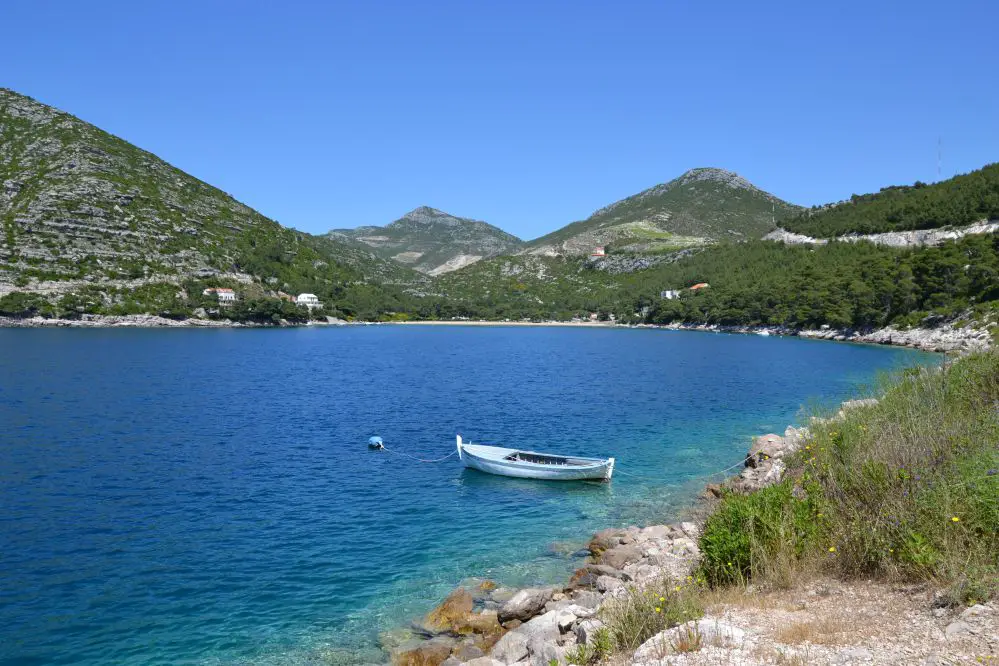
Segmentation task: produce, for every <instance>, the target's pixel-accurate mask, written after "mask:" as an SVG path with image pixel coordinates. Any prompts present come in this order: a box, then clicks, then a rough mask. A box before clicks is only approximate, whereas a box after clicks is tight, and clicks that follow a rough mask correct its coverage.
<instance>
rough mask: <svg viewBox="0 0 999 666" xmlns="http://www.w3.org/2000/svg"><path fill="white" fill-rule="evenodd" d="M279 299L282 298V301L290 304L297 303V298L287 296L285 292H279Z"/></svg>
mask: <svg viewBox="0 0 999 666" xmlns="http://www.w3.org/2000/svg"><path fill="white" fill-rule="evenodd" d="M277 297H278V298H280V299H281V300H282V301H288V302H289V303H294V302H295V297H294V296H292V295H291V294H286V293H284V292H283V291H279V292H278V293H277Z"/></svg>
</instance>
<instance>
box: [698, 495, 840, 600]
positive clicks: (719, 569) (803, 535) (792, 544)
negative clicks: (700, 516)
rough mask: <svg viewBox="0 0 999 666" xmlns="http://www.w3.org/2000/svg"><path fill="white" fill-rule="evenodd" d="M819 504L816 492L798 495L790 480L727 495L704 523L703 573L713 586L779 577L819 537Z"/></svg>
mask: <svg viewBox="0 0 999 666" xmlns="http://www.w3.org/2000/svg"><path fill="white" fill-rule="evenodd" d="M818 506H819V504H818V502H817V500H816V499H815V498H814V496H813V495H811V494H810V495H807V496H806V497H805V498H804V499H797V498H795V497H794V495H793V494H792V484H791V482H790V481H784V482H783V483H780V484H777V485H774V486H770V487H768V488H763V489H762V490H759V491H757V492H754V493H751V494H748V495H738V494H734V493H729V494H727V495H725V496H724V497H723V499H722V502H721V504H720V506H719V507H718V509H717V511H715V513H714V514H712V515H711V517H710V518H708V520H707V522H706V523H705V526H704V534H703V536H702V537H701V554H702V558H701V568H700V573H701V575H702V576H703V577H704V579H705V580H706V581H707V582H708V584H709V585H712V586H714V585H720V584H733V583H741V582H744V581H746V580H748V579H750V578H754V577H759V576H766V577H768V578H769V579H770V580H772V581H776V580H777V578H778V575H779V574H786V572H787V571H788V569H789V567H791V566H792V565H793V561H795V560H797V559H799V558H801V557H802V556H803V555H804V554H805V552H806V550H807V548H808V547H809V546H810V545H811V544H813V543H814V542H815V541H816V538H817V534H818V530H819V517H818V514H820V513H821V511H819V510H818Z"/></svg>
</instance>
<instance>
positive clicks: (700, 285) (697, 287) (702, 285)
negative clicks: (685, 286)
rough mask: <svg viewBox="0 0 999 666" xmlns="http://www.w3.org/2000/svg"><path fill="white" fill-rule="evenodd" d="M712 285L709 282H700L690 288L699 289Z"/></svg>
mask: <svg viewBox="0 0 999 666" xmlns="http://www.w3.org/2000/svg"><path fill="white" fill-rule="evenodd" d="M710 286H711V285H710V284H708V283H707V282H698V283H697V284H695V285H694V286H693V287H691V288H690V290H691V291H697V290H698V289H707V288H708V287H710Z"/></svg>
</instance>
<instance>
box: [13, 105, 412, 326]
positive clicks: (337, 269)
mask: <svg viewBox="0 0 999 666" xmlns="http://www.w3.org/2000/svg"><path fill="white" fill-rule="evenodd" d="M0 184H2V186H0V222H2V227H3V229H2V231H3V233H2V235H0V293H2V292H3V291H5V290H9V289H10V288H12V287H16V288H17V289H19V290H23V291H28V292H31V291H41V292H45V293H46V294H50V295H53V298H54V297H55V295H59V294H67V293H71V292H74V291H76V290H78V289H82V288H88V289H90V290H91V291H93V289H94V288H97V289H98V290H99V291H100V296H99V298H97V297H95V298H97V300H99V301H100V302H101V307H103V308H105V309H112V310H113V309H114V307H115V305H116V304H120V303H126V302H129V301H130V300H134V298H133V296H134V294H133V292H135V290H136V289H137V288H139V287H143V288H144V289H147V290H148V287H149V285H151V284H156V283H165V284H172V285H175V286H182V284H183V283H185V281H191V280H195V281H203V282H205V284H212V285H215V284H225V285H234V286H241V287H245V288H248V287H249V286H251V285H255V288H254V289H252V290H251V291H253V292H254V293H255V294H257V295H258V296H259V297H261V298H266V297H267V296H269V295H270V296H273V295H275V294H276V291H277V290H283V291H286V292H290V293H298V292H301V291H312V292H314V293H317V294H319V295H320V297H321V298H323V299H325V300H326V301H327V302H330V303H331V304H332V303H342V304H347V303H349V302H351V301H356V300H358V299H357V298H355V297H354V296H353V295H351V294H352V293H353V292H358V291H363V292H370V291H372V290H374V291H375V292H378V293H379V294H380V295H379V298H380V299H381V300H384V301H385V302H386V303H390V302H393V303H394V302H398V301H399V299H400V298H402V292H403V290H405V289H414V288H415V289H419V288H422V286H423V285H424V284H425V283H426V278H424V277H423V276H421V275H419V274H418V273H415V272H414V271H411V270H408V269H406V268H404V267H402V266H400V265H398V264H397V263H395V262H391V261H388V260H385V259H382V258H379V257H377V256H375V255H374V254H373V253H371V252H368V251H365V250H362V249H360V248H358V247H356V246H352V245H349V244H346V243H342V242H338V241H336V240H335V239H329V238H317V237H314V236H310V235H308V234H304V233H301V232H298V231H295V230H293V229H288V228H285V227H282V226H281V225H279V224H278V223H277V222H275V221H273V220H270V219H268V218H266V217H264V216H263V215H261V214H259V213H257V212H256V211H254V210H253V209H251V208H249V207H248V206H245V205H244V204H242V203H240V202H238V201H236V200H235V199H233V198H232V197H231V196H229V195H228V194H226V193H225V192H222V191H221V190H218V189H216V188H214V187H212V186H210V185H208V184H206V183H204V182H202V181H200V180H198V179H197V178H194V177H192V176H190V175H188V174H186V173H184V172H183V171H181V170H179V169H177V168H175V167H173V166H171V165H169V164H167V163H166V162H164V161H163V160H161V159H159V158H157V157H156V156H155V155H152V154H150V153H148V152H146V151H143V150H141V149H139V148H137V147H135V146H133V145H132V144H130V143H128V142H126V141H123V140H121V139H119V138H117V137H115V136H112V135H110V134H108V133H107V132H104V131H102V130H100V129H98V128H96V127H94V126H93V125H90V124H88V123H86V122H83V121H81V120H80V119H78V118H75V117H74V116H71V115H69V114H67V113H63V112H61V111H58V110H56V109H54V108H52V107H49V106H46V105H44V104H41V103H39V102H36V101H35V100H33V99H30V98H28V97H25V96H22V95H19V94H17V93H15V92H13V91H10V90H6V89H0ZM4 285H7V287H6V289H5V288H4ZM384 285H389V286H384ZM190 286H191V288H192V289H196V288H197V284H192V285H190ZM173 291H174V292H177V289H176V288H174V289H173ZM182 291H183V290H182ZM50 300H51V299H50ZM360 300H364V301H365V302H367V301H370V300H371V299H370V298H363V299H360ZM140 301H141V299H140ZM141 305H142V302H140V303H139V305H138V306H136V307H141Z"/></svg>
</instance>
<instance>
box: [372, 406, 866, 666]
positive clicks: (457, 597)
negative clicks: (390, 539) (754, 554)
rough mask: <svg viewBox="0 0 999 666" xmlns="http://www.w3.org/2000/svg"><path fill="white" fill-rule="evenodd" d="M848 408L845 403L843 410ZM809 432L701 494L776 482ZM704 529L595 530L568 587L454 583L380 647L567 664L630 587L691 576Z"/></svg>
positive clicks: (753, 457) (418, 661)
mask: <svg viewBox="0 0 999 666" xmlns="http://www.w3.org/2000/svg"><path fill="white" fill-rule="evenodd" d="M851 406H852V405H851V404H850V403H844V409H849V408H850V407H851ZM807 435H808V430H807V429H805V428H802V429H797V428H794V427H791V426H788V428H787V429H786V430H785V432H784V435H783V436H781V435H776V434H768V435H763V436H761V437H757V438H755V440H754V442H753V446H752V448H751V449H750V450H749V452H748V453H747V454H746V459H745V463H744V466H743V469H742V470H741V471H740V472H739V474H738V475H736V476H734V477H732V478H730V479H728V480H726V481H725V482H724V483H722V484H709V485H708V486H707V487H706V488H705V491H704V493H703V494H702V499H703V500H704V501H707V502H710V501H712V500H713V499H714V498H716V497H719V496H720V495H721V494H722V492H723V487H724V488H727V489H730V490H731V491H733V492H752V491H754V490H758V489H760V488H763V487H764V486H767V485H770V484H773V483H777V482H778V481H780V480H781V479H782V478H783V475H784V472H785V470H786V465H785V464H784V462H783V459H784V458H785V457H786V456H788V455H790V454H791V453H793V452H794V451H796V450H797V449H798V448H799V447H800V446H801V445H802V443H803V442H804V441H805V439H806V438H807ZM700 532H701V526H700V525H699V524H698V523H696V522H680V523H673V524H667V525H650V526H648V527H641V528H639V527H627V528H622V529H614V528H611V529H606V530H603V531H600V532H597V533H596V534H594V535H593V537H592V538H591V539H590V541H589V543H588V544H587V546H586V550H587V551H588V553H589V557H588V560H587V562H586V563H585V564H584V565H583V566H582V567H581V568H579V569H578V570H576V572H575V573H574V574H573V575H572V577H571V578H570V579H569V581H568V582H567V583H566V584H565V585H563V586H560V587H544V588H527V589H521V590H512V589H509V588H504V587H497V586H496V585H495V584H493V583H492V582H490V581H483V582H481V583H479V584H478V585H475V586H473V587H472V588H471V589H469V588H466V587H459V588H457V589H456V590H455V591H454V592H452V593H451V594H450V595H449V596H448V597H447V598H446V599H445V600H444V601H443V602H442V603H441V604H440V605H439V606H437V607H436V608H435V609H434V610H432V611H431V612H430V613H429V614H428V615H427V616H426V617H425V618H424V619H423V620H422V621H420V622H416V623H414V624H413V626H412V628H411V630H410V635H411V638H409V639H408V640H404V641H401V642H400V641H398V637H397V635H395V634H390V635H389V636H387V637H386V640H383V648H385V649H386V650H387V651H388V652H389V654H390V655H391V658H392V662H393V663H394V664H398V665H399V666H439V665H441V664H443V665H444V666H459V665H460V664H469V665H471V666H503V665H506V664H518V665H520V666H527V665H528V664H529V665H530V666H548V665H549V664H550V663H551V662H552V661H553V660H555V661H558V663H560V664H565V663H566V655H567V654H568V653H569V652H570V651H572V650H573V649H576V648H577V647H578V646H581V645H588V644H589V643H591V642H592V641H593V640H594V636H595V634H596V632H597V631H599V630H600V629H601V628H602V627H603V626H604V623H603V622H602V621H601V620H600V619H599V618H598V615H599V612H600V609H601V608H602V607H603V606H604V604H606V603H608V602H613V600H615V599H621V598H622V597H624V596H627V595H628V594H629V589H630V588H636V587H637V588H642V587H644V586H648V585H652V584H655V583H661V582H663V580H664V579H667V580H669V581H676V582H682V581H689V580H690V578H691V577H692V576H693V575H694V571H695V569H696V567H697V563H698V560H699V558H700V550H699V548H698V545H697V541H698V538H699V536H700ZM392 637H394V638H395V640H392Z"/></svg>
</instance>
